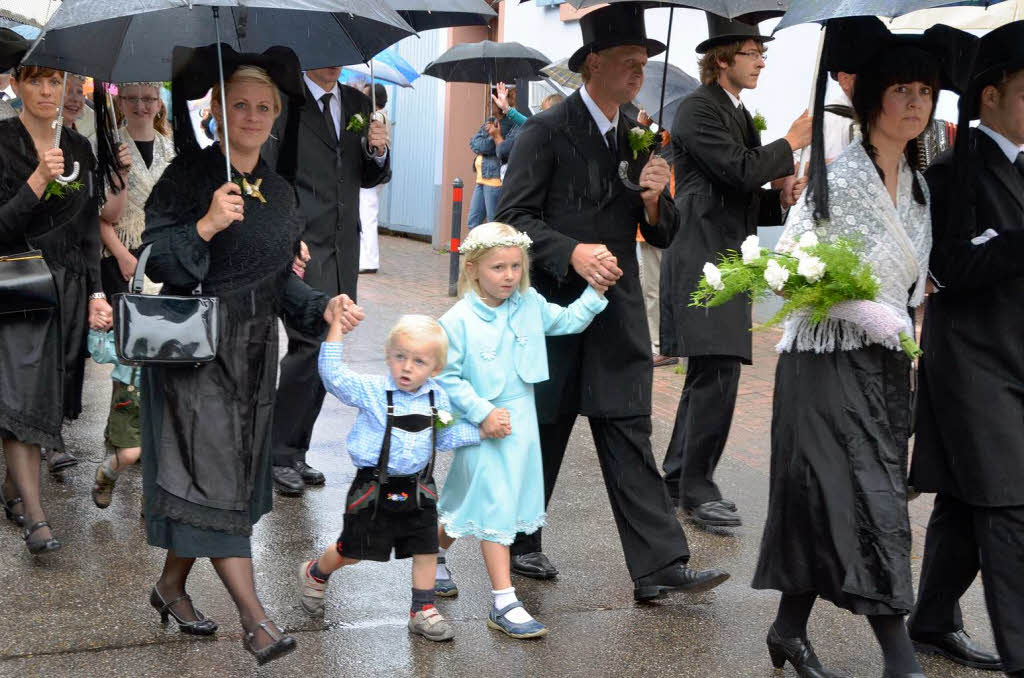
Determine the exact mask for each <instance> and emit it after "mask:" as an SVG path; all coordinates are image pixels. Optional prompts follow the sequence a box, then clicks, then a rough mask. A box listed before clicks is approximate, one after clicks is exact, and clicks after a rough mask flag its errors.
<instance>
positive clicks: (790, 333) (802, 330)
mask: <svg viewBox="0 0 1024 678" xmlns="http://www.w3.org/2000/svg"><path fill="white" fill-rule="evenodd" d="M913 172H914V170H913V169H912V168H911V167H910V165H908V164H907V162H906V160H905V159H901V161H900V176H899V182H898V187H897V191H896V196H897V198H896V205H895V206H894V205H893V202H892V198H891V197H890V195H889V192H888V191H887V190H886V188H885V184H883V183H882V179H881V177H879V176H878V171H877V170H876V169H875V166H874V163H872V161H871V159H870V158H869V157H868V154H867V151H865V150H864V146H863V145H862V144H860V143H853V144H851V145H850V146H848V147H847V148H846V150H845V151H843V153H842V154H841V155H840V156H839V157H838V158H836V160H835V161H833V162H832V163H831V164H830V165H829V166H828V188H829V207H830V209H829V213H830V217H831V218H830V220H829V221H825V222H821V223H815V221H814V216H813V211H814V210H813V207H812V206H811V205H810V204H808V203H807V200H806V197H807V194H806V193H805V194H804V196H803V197H801V198H800V201H799V202H798V203H797V204H796V205H795V206H794V207H793V209H792V211H791V212H790V215H789V219H788V220H787V222H786V228H785V230H784V231H783V234H782V238H781V239H780V240H779V244H778V247H777V249H778V250H779V251H789V250H791V249H792V248H793V246H794V244H795V242H796V239H797V238H798V237H799V236H800V234H802V233H804V232H805V231H814V233H815V234H816V235H817V236H818V239H819V240H821V241H834V240H837V239H839V238H847V239H850V240H853V241H854V242H856V243H857V244H858V245H859V246H860V255H861V257H862V259H864V260H865V261H866V262H867V263H869V264H870V265H871V268H872V270H873V271H874V273H875V276H876V277H877V278H878V280H879V283H880V289H879V292H878V297H877V298H876V299H875V301H876V302H878V303H879V304H881V305H882V306H885V307H886V309H885V310H886V311H888V312H890V313H892V314H894V315H895V316H896V317H898V318H901V319H902V320H903V324H904V326H905V331H906V332H907V333H908V334H910V336H913V331H914V325H913V321H912V319H911V318H910V315H909V313H908V312H907V307H908V306H911V307H916V306H918V305H919V304H921V302H923V301H924V292H925V285H926V282H927V275H928V255H929V253H930V251H931V246H932V230H931V214H930V212H929V207H928V205H920V204H918V203H917V201H916V200H914V196H913V191H912V181H913ZM918 181H919V182H920V184H921V188H922V190H923V191H924V194H925V199H926V202H930V200H929V197H928V186H927V184H925V181H924V178H923V177H921V176H920V175H918ZM911 288H913V295H911V294H910V290H911ZM836 315H840V314H839V313H837V314H836ZM842 315H844V319H840V318H838V317H833V316H830V317H828V318H826V319H825V320H824V321H822V322H821V323H819V324H817V325H813V324H812V323H811V322H810V320H809V318H808V316H807V314H805V313H798V314H794V315H793V316H791V317H790V318H789V319H788V320H787V321H786V324H785V327H784V332H783V336H782V340H781V341H780V342H779V343H778V345H777V346H776V350H777V351H779V352H780V353H781V352H785V351H815V352H818V353H823V352H827V351H847V350H853V349H858V348H863V347H865V346H868V345H870V344H873V343H882V344H884V345H885V346H888V347H889V348H892V349H898V348H899V347H900V346H899V342H898V340H897V337H896V336H891V337H889V338H887V339H885V340H883V341H879V339H878V338H877V337H875V338H873V337H872V336H871V334H869V333H868V332H866V331H865V329H864V328H863V327H862V326H861V325H859V324H857V322H855V321H853V320H851V319H849V314H848V313H846V314H842Z"/></svg>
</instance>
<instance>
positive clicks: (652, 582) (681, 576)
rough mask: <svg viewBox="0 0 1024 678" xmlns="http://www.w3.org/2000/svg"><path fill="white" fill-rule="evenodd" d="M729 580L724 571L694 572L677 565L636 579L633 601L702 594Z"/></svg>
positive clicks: (727, 574)
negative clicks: (672, 595)
mask: <svg viewBox="0 0 1024 678" xmlns="http://www.w3.org/2000/svg"><path fill="white" fill-rule="evenodd" d="M728 578H729V573H728V572H723V571H722V570H693V569H690V568H689V567H687V566H686V565H683V564H681V563H675V564H673V565H669V566H668V567H663V568H661V569H660V570H658V571H657V572H655V573H653V574H649V575H647V576H646V577H639V578H638V579H634V580H633V599H634V600H636V601H638V602H644V601H648V600H656V599H658V598H664V597H665V595H666V594H668V593H673V592H676V591H685V592H687V593H700V592H701V591H709V590H711V589H713V588H715V587H716V586H718V585H719V584H721V583H722V582H724V581H725V580H726V579H728Z"/></svg>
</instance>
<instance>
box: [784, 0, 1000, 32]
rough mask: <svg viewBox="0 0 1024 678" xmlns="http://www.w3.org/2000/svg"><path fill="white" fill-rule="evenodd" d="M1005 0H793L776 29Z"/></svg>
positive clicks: (893, 15) (891, 16)
mask: <svg viewBox="0 0 1024 678" xmlns="http://www.w3.org/2000/svg"><path fill="white" fill-rule="evenodd" d="M1002 1H1003V0H966V1H965V2H950V0H790V2H789V10H787V11H786V13H785V14H784V15H783V17H782V20H781V21H779V24H778V26H776V27H775V30H776V31H779V30H782V29H783V28H789V27H790V26H796V25H797V24H806V23H813V22H821V21H827V20H829V19H840V18H843V17H851V16H881V17H888V18H890V19H891V18H893V17H898V16H902V15H904V14H910V13H911V12H916V11H917V10H919V9H930V8H932V7H953V6H969V7H987V6H989V5H995V4H998V3H1000V2H1002Z"/></svg>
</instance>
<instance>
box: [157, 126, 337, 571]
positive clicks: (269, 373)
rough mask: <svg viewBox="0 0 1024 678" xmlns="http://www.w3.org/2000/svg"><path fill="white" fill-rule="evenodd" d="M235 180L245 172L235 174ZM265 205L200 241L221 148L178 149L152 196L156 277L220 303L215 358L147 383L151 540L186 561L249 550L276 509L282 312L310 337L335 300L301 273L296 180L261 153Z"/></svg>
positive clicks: (255, 205)
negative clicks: (296, 264) (273, 436)
mask: <svg viewBox="0 0 1024 678" xmlns="http://www.w3.org/2000/svg"><path fill="white" fill-rule="evenodd" d="M236 176H241V175H238V174H237V171H236ZM245 176H246V178H247V179H248V180H249V181H250V182H255V181H257V180H259V179H262V180H263V183H262V186H261V191H262V194H263V195H264V197H265V198H266V200H267V202H266V204H263V203H261V202H259V201H258V200H256V199H255V198H252V197H246V198H245V219H244V220H243V221H240V222H235V223H234V224H232V225H231V226H230V227H229V228H227V229H225V230H224V231H221V232H220V233H218V234H217V235H215V236H214V237H213V238H212V239H211V240H210V241H209V242H205V241H204V240H202V238H200V237H199V234H198V232H197V231H196V222H197V221H198V220H199V219H200V218H202V216H203V215H204V214H206V211H207V209H208V208H209V205H210V200H211V198H212V196H213V193H214V191H216V190H217V189H218V188H219V187H220V186H221V185H222V184H223V183H224V180H225V178H224V156H223V154H222V153H221V151H220V146H219V145H214V146H211V147H209V148H207V149H205V150H202V151H199V152H196V153H194V154H190V155H185V156H180V157H178V158H176V159H175V160H174V162H172V163H171V165H170V166H169V167H168V168H167V170H166V171H165V172H164V174H163V176H162V177H161V179H160V181H159V182H157V184H156V186H155V187H154V188H153V192H152V193H151V194H150V197H149V201H148V203H147V204H146V231H145V233H144V235H143V242H144V244H151V245H152V246H153V250H152V254H151V255H150V259H149V263H148V264H147V266H146V274H147V275H148V276H149V277H150V278H151V279H152V280H153V281H155V282H162V283H164V291H163V293H164V294H189V293H190V292H191V291H192V290H193V289H194V288H195V287H196V285H197V284H198V283H200V282H201V283H202V289H203V293H204V294H212V295H216V296H217V297H219V299H220V344H219V347H218V351H217V358H216V359H215V360H214V361H212V362H209V363H205V364H203V365H202V366H200V367H151V368H146V369H144V370H143V380H142V408H141V415H142V418H141V422H142V464H143V491H144V494H145V504H146V506H145V511H146V532H147V537H148V540H149V543H150V544H151V545H153V546H159V547H161V548H166V549H173V550H174V552H175V554H176V555H178V556H181V557H212V558H225V557H251V555H252V552H251V547H250V544H249V537H250V535H251V534H252V526H253V525H254V524H255V523H256V522H257V521H258V520H259V519H260V517H261V516H262V515H263V514H264V513H267V512H268V511H270V508H271V502H272V494H271V488H272V481H271V473H270V470H271V469H270V443H271V440H270V425H271V419H272V414H273V409H274V394H275V387H276V383H277V362H278V325H277V318H278V316H279V315H282V314H283V315H285V316H287V318H288V320H289V322H290V323H292V324H293V326H295V327H298V328H301V329H303V330H304V331H306V332H308V333H309V334H311V335H319V334H320V333H321V332H322V331H323V330H324V323H323V312H324V309H325V308H326V305H327V301H328V299H327V297H326V296H325V295H324V294H322V293H320V292H317V291H315V290H313V289H311V288H310V287H309V286H308V285H306V284H305V283H304V282H303V281H302V280H301V279H299V278H298V277H297V276H295V275H294V274H293V273H292V272H291V260H292V257H293V256H294V252H295V246H296V243H297V240H298V237H299V233H300V231H301V226H302V223H301V220H300V217H299V216H298V212H297V210H296V205H295V195H294V192H293V190H292V188H291V186H290V185H289V184H288V183H287V182H286V181H285V180H284V179H283V178H281V177H280V176H278V175H277V174H275V173H274V172H273V171H272V170H271V169H270V168H269V167H268V166H267V165H266V164H265V163H264V162H263V161H262V160H261V161H260V162H259V164H258V165H257V167H256V169H255V170H254V171H253V172H252V173H251V174H248V175H245Z"/></svg>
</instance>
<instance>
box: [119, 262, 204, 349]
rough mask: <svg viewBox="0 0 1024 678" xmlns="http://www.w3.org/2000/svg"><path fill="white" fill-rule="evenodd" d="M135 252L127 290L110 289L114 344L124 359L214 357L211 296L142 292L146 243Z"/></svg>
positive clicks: (199, 288)
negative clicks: (119, 291) (115, 292)
mask: <svg viewBox="0 0 1024 678" xmlns="http://www.w3.org/2000/svg"><path fill="white" fill-rule="evenodd" d="M151 247H152V245H149V246H147V247H146V248H145V249H144V250H142V253H141V254H140V255H139V262H138V264H137V266H136V268H135V276H134V277H133V278H132V283H131V286H130V287H129V289H128V292H127V293H123V294H115V295H114V348H115V350H116V351H117V358H118V360H119V361H120V362H121V363H123V364H125V365H165V366H173V365H181V366H186V365H198V364H199V363H205V362H210V361H211V360H213V359H214V358H216V357H217V340H218V338H219V333H218V322H219V321H218V318H217V308H218V301H217V297H206V296H203V289H202V285H199V286H197V287H196V289H195V290H194V291H193V292H192V295H191V296H188V297H184V296H171V295H164V294H142V281H143V279H144V277H145V274H146V262H147V261H148V260H149V253H150V248H151Z"/></svg>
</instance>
